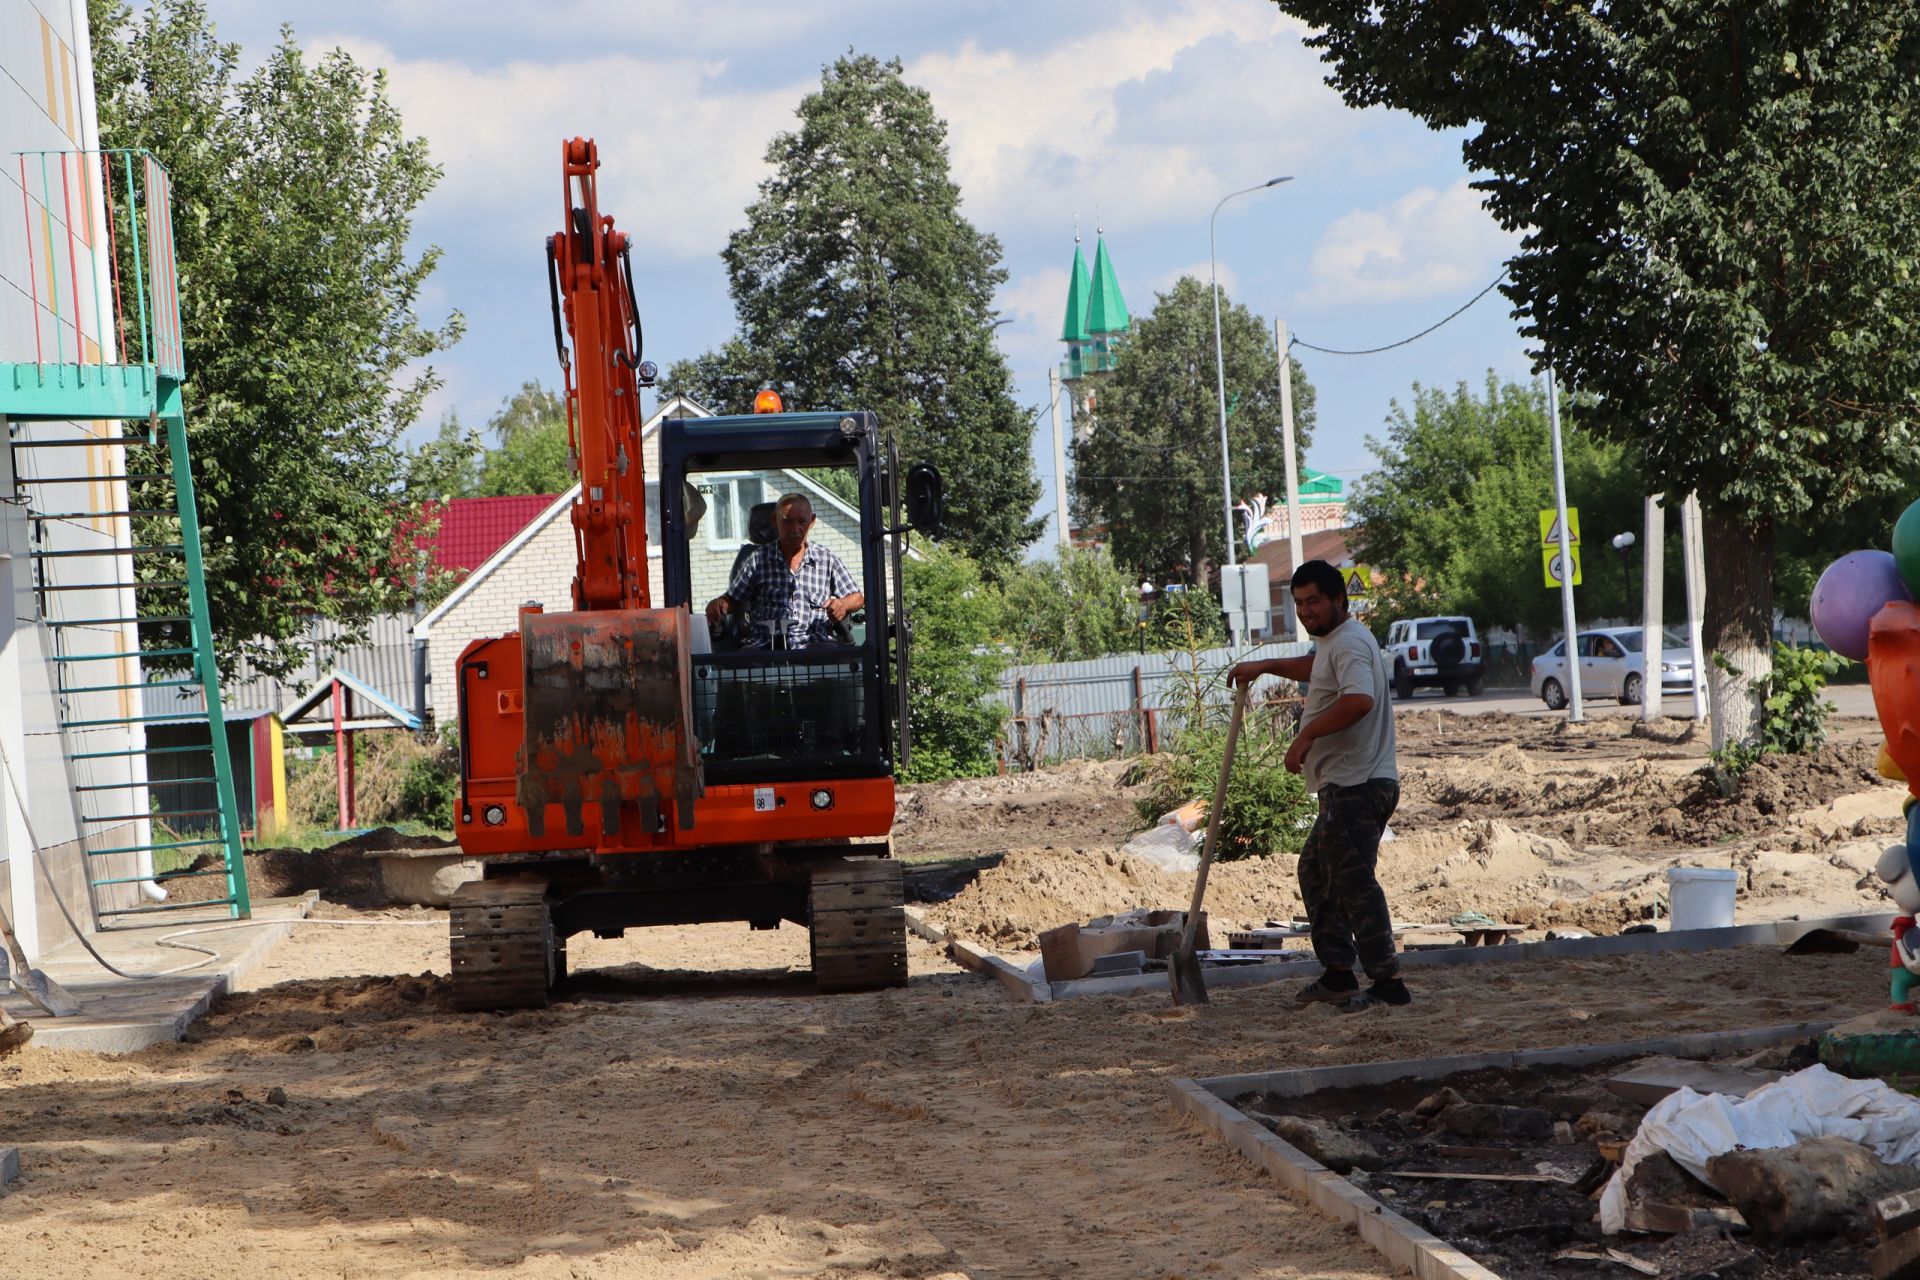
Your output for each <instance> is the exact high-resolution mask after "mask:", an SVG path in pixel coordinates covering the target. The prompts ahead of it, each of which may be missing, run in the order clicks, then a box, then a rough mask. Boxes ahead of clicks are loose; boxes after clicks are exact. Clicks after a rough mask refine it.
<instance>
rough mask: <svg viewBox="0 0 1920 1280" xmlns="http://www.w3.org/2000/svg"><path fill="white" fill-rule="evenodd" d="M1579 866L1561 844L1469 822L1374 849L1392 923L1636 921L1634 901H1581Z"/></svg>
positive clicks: (1584, 888) (1584, 894) (1499, 825)
mask: <svg viewBox="0 0 1920 1280" xmlns="http://www.w3.org/2000/svg"><path fill="white" fill-rule="evenodd" d="M1581 861H1582V859H1581V858H1580V855H1579V854H1578V853H1577V852H1576V851H1575V850H1574V849H1573V848H1572V847H1571V846H1570V845H1568V844H1567V843H1566V842H1565V841H1562V840H1556V839H1554V838H1552V837H1550V836H1543V835H1538V834H1535V833H1533V832H1530V831H1520V830H1516V829H1515V828H1513V827H1510V826H1508V825H1507V824H1506V823H1504V822H1495V821H1492V820H1488V819H1475V820H1470V821H1466V822H1461V823H1457V824H1455V825H1454V826H1452V827H1450V828H1447V829H1445V830H1439V831H1423V832H1420V833H1418V834H1416V835H1411V836H1406V837H1403V838H1401V839H1399V840H1394V841H1391V842H1389V843H1387V844H1384V845H1382V846H1380V882H1381V886H1382V887H1383V888H1384V889H1385V890H1386V891H1387V901H1388V902H1389V903H1390V904H1391V905H1392V907H1393V914H1394V918H1395V919H1397V920H1405V921H1409V922H1414V923H1423V924H1439V923H1444V922H1445V921H1446V920H1447V919H1448V918H1450V917H1452V916H1454V915H1456V914H1458V913H1460V912H1463V911H1479V912H1483V913H1484V914H1486V915H1490V916H1493V917H1494V918H1495V919H1499V920H1504V921H1506V922H1507V923H1509V924H1518V925H1525V926H1527V927H1529V928H1544V927H1547V926H1549V925H1556V924H1564V925H1573V924H1576V923H1578V924H1579V925H1580V927H1587V928H1591V927H1594V926H1596V925H1600V924H1602V923H1603V919H1604V922H1605V923H1607V924H1612V923H1616V922H1618V923H1624V922H1625V921H1626V920H1630V919H1633V918H1635V917H1634V915H1633V914H1632V913H1633V912H1634V911H1635V910H1637V906H1638V904H1627V903H1616V902H1611V901H1609V902H1605V903H1600V902H1589V901H1587V899H1588V898H1589V888H1588V885H1587V884H1586V882H1585V881H1584V880H1583V879H1582V878H1581V877H1580V876H1579V875H1578V874H1577V871H1578V867H1579V864H1580V863H1581ZM1646 901H1648V902H1651V901H1652V897H1651V896H1649V897H1648V898H1647V899H1646ZM1623 911H1624V912H1626V914H1625V916H1624V918H1623V917H1622V912H1623ZM1596 916H1598V917H1601V918H1599V919H1597V918H1595V917H1596Z"/></svg>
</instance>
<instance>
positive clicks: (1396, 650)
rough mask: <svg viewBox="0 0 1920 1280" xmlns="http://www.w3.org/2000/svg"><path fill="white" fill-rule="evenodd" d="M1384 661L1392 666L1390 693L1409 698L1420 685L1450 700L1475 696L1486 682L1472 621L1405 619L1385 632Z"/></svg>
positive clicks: (1482, 659)
mask: <svg viewBox="0 0 1920 1280" xmlns="http://www.w3.org/2000/svg"><path fill="white" fill-rule="evenodd" d="M1387 658H1388V660H1389V661H1391V662H1392V663H1393V693H1394V696H1395V697H1397V698H1401V699H1406V698H1411V697H1412V696H1413V691H1414V690H1415V689H1416V688H1418V687H1420V686H1421V685H1435V686H1438V687H1439V688H1442V689H1444V690H1446V691H1447V694H1448V695H1449V696H1452V695H1453V694H1456V693H1459V692H1461V691H1462V690H1465V691H1466V692H1467V693H1469V694H1477V693H1479V692H1480V690H1481V689H1482V688H1483V687H1484V685H1485V681H1486V662H1485V659H1484V658H1483V656H1482V653H1481V649H1480V633H1479V632H1478V631H1476V630H1474V626H1473V619H1472V618H1407V619H1404V620H1403V621H1400V622H1396V623H1394V624H1393V625H1392V626H1391V627H1389V628H1387Z"/></svg>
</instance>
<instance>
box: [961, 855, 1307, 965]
mask: <svg viewBox="0 0 1920 1280" xmlns="http://www.w3.org/2000/svg"><path fill="white" fill-rule="evenodd" d="M1192 897H1193V878H1192V877H1191V876H1184V875H1169V874H1168V873H1167V872H1164V871H1161V870H1160V869H1159V868H1157V867H1155V866H1152V865H1151V864H1149V863H1147V862H1144V861H1142V860H1140V859H1138V858H1130V857H1128V856H1126V855H1125V854H1122V853H1119V852H1117V851H1113V850H1106V851H1100V850H1076V849H1058V848H1039V849H1014V850H1012V851H1010V852H1009V853H1008V854H1007V856H1006V858H1005V859H1004V860H1003V861H1002V862H1001V863H1000V865H998V866H996V867H988V868H986V869H984V870H982V871H981V872H980V875H979V878H978V879H976V880H975V881H974V882H973V883H972V884H970V885H968V886H967V887H966V888H965V889H963V890H961V891H960V893H959V894H958V895H957V896H955V897H954V898H953V899H952V900H951V901H948V902H943V903H940V904H938V905H935V906H931V907H929V908H927V911H926V914H927V916H928V918H929V919H931V920H933V921H934V922H935V923H936V924H939V925H940V926H941V927H943V928H945V929H947V930H948V931H950V932H952V933H955V934H957V935H959V936H961V937H965V938H970V939H973V940H975V941H980V942H983V943H989V944H991V945H993V946H995V947H997V948H1000V949H1002V950H1020V949H1031V948H1033V947H1035V946H1037V945H1038V944H1037V943H1036V942H1035V941H1034V940H1035V938H1036V937H1037V936H1038V935H1039V934H1040V933H1041V932H1043V931H1044V930H1047V929H1052V928H1054V927H1056V926H1058V925H1063V924H1067V923H1069V922H1078V921H1085V920H1091V919H1092V918H1093V917H1095V916H1103V915H1111V914H1114V913H1116V912H1120V911H1129V910H1132V909H1134V908H1136V907H1145V908H1150V909H1166V908H1184V907H1185V906H1186V904H1187V903H1188V902H1189V901H1191V899H1192ZM1299 910H1300V896H1299V893H1298V892H1297V891H1296V889H1295V887H1294V859H1293V858H1291V857H1288V856H1285V855H1279V856H1275V857H1271V858H1249V859H1246V860H1244V861H1241V862H1225V863H1220V864H1218V865H1217V866H1215V867H1214V868H1213V872H1212V874H1211V875H1210V876H1209V878H1208V880H1207V912H1208V915H1209V916H1210V917H1211V918H1212V919H1213V920H1215V921H1218V922H1220V923H1222V924H1230V925H1232V926H1234V927H1242V926H1246V925H1255V924H1264V923H1265V922H1266V921H1267V920H1269V919H1286V918H1288V917H1290V916H1292V915H1293V914H1294V913H1295V912H1297V911H1299ZM1216 931H1217V930H1216Z"/></svg>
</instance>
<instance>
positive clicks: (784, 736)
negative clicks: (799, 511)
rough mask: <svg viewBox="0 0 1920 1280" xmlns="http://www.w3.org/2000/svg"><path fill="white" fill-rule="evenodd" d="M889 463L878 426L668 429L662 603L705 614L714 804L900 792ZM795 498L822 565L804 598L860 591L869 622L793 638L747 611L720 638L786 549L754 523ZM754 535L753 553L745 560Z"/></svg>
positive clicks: (855, 620) (826, 626) (755, 419)
mask: <svg viewBox="0 0 1920 1280" xmlns="http://www.w3.org/2000/svg"><path fill="white" fill-rule="evenodd" d="M888 462H889V457H888V455H887V451H886V448H885V443H884V441H883V440H882V439H881V437H880V434H879V430H878V426H877V424H876V423H875V421H874V419H873V415H871V414H866V413H847V414H841V413H820V414H786V413H781V414H769V413H761V414H753V415H750V416H742V417H722V418H671V419H668V420H666V421H665V422H663V423H662V424H661V427H660V469H661V477H660V480H661V483H660V492H661V493H662V494H664V495H665V498H664V501H663V510H662V512H661V524H660V529H661V533H660V555H661V578H662V583H661V587H662V592H661V596H662V599H661V603H662V604H663V605H664V606H665V607H667V608H669V609H672V608H686V609H687V610H688V611H689V612H690V614H691V621H692V624H693V627H694V638H693V646H694V653H693V655H692V657H691V663H692V677H693V686H692V694H693V710H694V729H695V738H696V740H697V742H698V744H699V751H700V761H701V767H702V769H703V771H704V773H705V776H706V784H707V786H708V788H709V789H712V788H717V787H724V786H727V785H729V784H734V785H740V784H761V785H764V784H769V783H779V782H786V781H790V780H797V779H819V780H822V781H823V782H824V781H845V782H854V781H856V780H859V779H885V778H891V777H892V775H893V772H894V765H895V760H894V757H895V746H894V725H895V722H896V721H897V719H898V717H899V705H900V704H899V701H898V683H899V682H898V680H897V676H896V671H897V667H898V665H899V662H898V658H899V654H900V652H901V650H903V649H904V647H905V646H904V643H903V642H902V636H903V635H904V630H903V629H899V628H896V626H895V625H893V624H895V623H897V621H898V617H897V612H896V611H895V609H894V605H895V604H896V603H897V600H898V595H899V592H898V590H897V584H896V583H894V582H891V581H889V577H890V573H889V571H890V569H891V568H892V566H893V556H892V555H891V554H890V548H891V545H892V544H893V543H895V542H897V540H898V538H899V536H900V533H901V532H904V531H902V530H898V529H897V528H895V527H894V526H893V525H892V524H890V522H889V520H888V518H887V517H888V514H889V509H890V503H889V502H888V500H887V499H888V498H889V496H890V495H889V492H888V490H889V487H890V482H891V478H892V476H891V472H890V469H889V466H888ZM793 495H797V496H799V497H801V498H804V499H805V500H806V503H807V506H808V507H810V508H811V509H812V512H813V516H814V521H813V525H812V528H811V530H810V531H809V533H808V538H807V540H808V543H809V553H808V554H809V556H810V557H811V559H812V563H811V564H810V566H809V569H808V571H806V572H805V573H803V574H802V575H801V581H800V582H799V583H798V584H797V586H796V587H795V590H798V591H800V592H802V593H803V594H805V595H806V596H808V597H811V598H810V599H809V601H808V603H809V604H811V605H813V606H814V607H815V608H820V607H823V606H824V605H825V602H826V599H827V598H829V597H830V596H832V595H834V594H845V588H846V587H847V586H848V585H849V584H850V585H851V586H852V588H853V589H854V590H858V591H859V592H861V593H862V595H863V596H864V597H865V604H864V606H863V607H862V608H860V609H858V610H855V611H854V612H852V613H851V614H849V615H848V616H847V617H846V618H845V619H844V620H842V621H841V622H840V623H839V625H834V623H833V621H832V620H831V619H826V618H822V619H818V620H816V622H815V623H814V625H813V626H811V627H809V628H807V629H806V630H805V631H794V630H792V629H791V628H790V627H789V626H788V625H787V624H786V623H785V621H784V620H782V619H780V618H776V617H774V616H770V614H769V613H768V611H766V610H758V611H756V610H755V609H754V607H753V603H752V601H751V600H750V599H745V600H742V602H741V603H740V605H739V607H737V608H735V609H733V610H732V611H731V612H729V613H728V614H727V616H726V618H725V625H724V626H723V627H721V628H719V629H717V630H708V624H707V621H706V607H707V604H708V602H709V601H711V600H713V599H714V598H716V597H718V596H721V595H723V594H726V593H727V592H728V590H729V588H730V587H735V586H736V584H740V583H744V582H746V581H747V580H748V579H749V577H750V576H751V574H752V572H753V564H754V561H755V560H756V559H757V558H762V557H765V556H770V557H774V558H778V539H777V535H776V536H775V537H765V536H764V534H765V531H764V530H753V529H751V527H750V526H751V519H752V514H753V513H754V512H755V511H756V510H757V509H761V508H764V507H765V506H766V505H767V504H769V503H774V504H777V503H779V502H780V501H781V500H782V499H785V498H787V497H789V496H793ZM755 532H759V533H762V535H763V536H762V538H757V539H756V538H753V537H752V536H751V535H752V534H753V533H755ZM743 535H745V536H747V538H748V545H749V546H752V547H753V552H752V553H751V554H747V555H745V556H743V555H742V554H741V542H742V537H743ZM762 547H773V548H774V549H773V550H772V551H770V552H762V550H761V548H762ZM842 568H844V570H845V577H844V578H842V577H841V574H840V570H841V569H842ZM776 571H784V568H782V569H779V570H776ZM836 579H838V580H839V581H838V584H837V585H836V581H835V580H836ZM756 614H757V615H758V616H756ZM702 632H706V635H705V636H704V638H705V639H706V641H707V643H706V644H705V645H704V646H703V645H702V644H701V640H702V638H703V636H702V634H701V633H702ZM703 648H704V650H705V652H702V649H703ZM887 816H888V818H889V820H890V819H891V816H892V815H891V814H888V815H887ZM875 826H876V827H877V826H878V823H876V824H875ZM866 834H871V835H874V836H884V835H885V834H886V833H885V831H884V830H874V831H872V832H870V833H866Z"/></svg>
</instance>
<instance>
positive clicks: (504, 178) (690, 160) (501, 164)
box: [333, 39, 813, 257]
mask: <svg viewBox="0 0 1920 1280" xmlns="http://www.w3.org/2000/svg"><path fill="white" fill-rule="evenodd" d="M333 43H338V44H339V45H341V46H342V47H343V48H346V49H347V51H348V52H349V53H351V54H353V56H354V57H355V58H356V59H357V60H359V61H361V62H363V63H367V64H371V65H375V66H381V67H385V68H387V71H388V76H389V83H390V86H391V93H392V97H393V100H394V102H395V104H396V105H397V106H398V107H399V109H400V113H401V116H402V118H403V119H404V120H405V121H406V127H407V129H408V130H409V131H410V132H412V133H417V134H421V135H423V136H425V137H426V138H428V139H429V140H430V143H431V147H432V154H433V157H434V159H435V160H436V161H437V162H438V163H439V164H441V165H442V166H443V167H444V169H445V171H446V173H445V176H444V177H443V178H442V179H441V182H440V185H439V186H438V187H437V188H436V189H435V191H434V193H433V195H432V196H431V197H429V204H428V205H427V207H426V210H425V211H424V213H425V217H426V218H442V219H458V220H459V221H460V223H461V224H462V227H463V231H465V232H467V233H469V234H471V233H473V232H476V231H478V232H480V238H481V239H484V240H486V241H488V242H490V243H493V244H495V245H498V246H501V247H503V248H514V249H518V248H522V247H524V246H527V245H532V246H535V249H534V250H530V251H529V252H535V251H537V247H538V246H539V244H540V243H541V242H542V240H543V239H544V237H545V236H546V235H547V234H549V233H551V232H554V231H557V230H559V225H560V219H561V217H562V212H561V207H562V206H561V189H560V147H561V144H562V142H563V141H564V140H565V139H567V138H570V137H574V136H577V135H582V134H584V135H587V136H590V137H593V138H594V139H595V140H596V142H597V143H598V145H599V149H600V158H601V161H602V165H603V167H602V169H601V178H600V181H601V185H600V193H599V194H600V205H601V210H602V212H606V213H611V214H613V215H614V217H615V218H616V219H617V220H618V223H619V225H620V226H621V228H622V229H624V230H625V231H627V232H628V234H629V235H631V236H632V237H633V241H634V246H635V252H636V254H637V255H638V256H641V257H645V256H646V255H649V254H661V253H664V254H667V255H671V256H674V257H682V256H701V255H711V254H714V253H717V252H718V251H719V250H720V248H721V246H722V245H723V244H724V243H725V241H726V236H727V233H728V232H729V231H730V230H732V229H733V228H734V227H736V226H738V225H740V223H741V222H742V221H743V217H742V213H741V211H742V210H743V209H744V208H745V207H746V206H747V204H749V203H750V202H751V201H752V199H753V198H754V194H755V192H754V188H755V184H756V183H757V182H758V180H759V179H760V178H761V177H762V176H763V175H764V174H765V172H766V166H765V164H764V162H763V160H762V156H763V154H764V153H765V150H766V146H767V142H768V140H769V139H770V138H772V137H773V135H774V134H775V133H777V132H779V131H780V130H781V129H784V128H787V127H789V125H790V124H791V122H792V119H793V110H794V107H795V106H796V105H797V104H798V103H799V101H800V98H801V96H802V95H803V94H804V93H805V92H806V91H807V90H808V88H810V87H811V85H812V83H813V77H812V76H811V75H809V74H805V73H803V74H802V76H801V78H797V79H795V80H794V81H792V82H790V83H787V84H781V85H770V86H769V85H756V86H753V87H751V88H747V89H734V88H728V87H725V86H723V85H722V84H721V83H720V82H719V80H718V74H719V72H720V70H721V69H722V66H723V64H717V63H714V62H712V61H710V60H707V59H702V58H697V57H687V58H682V59H674V58H666V59H644V58H638V57H634V56H631V55H627V54H607V55H604V56H600V57H594V58H586V59H581V60H579V61H572V62H565V63H536V62H512V63H507V64H505V65H502V66H497V67H477V66H473V65H468V64H464V63H460V62H454V61H443V60H437V59H430V58H423V59H408V58H403V57H399V56H397V55H396V54H394V53H393V51H392V50H390V49H387V48H384V47H382V46H378V45H367V44H364V43H361V42H357V41H354V40H352V39H342V40H338V41H335V42H333Z"/></svg>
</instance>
